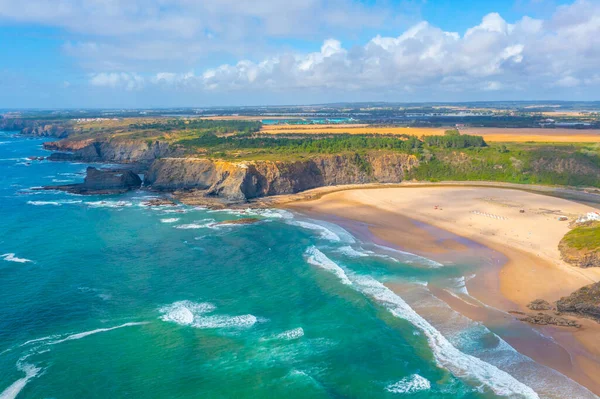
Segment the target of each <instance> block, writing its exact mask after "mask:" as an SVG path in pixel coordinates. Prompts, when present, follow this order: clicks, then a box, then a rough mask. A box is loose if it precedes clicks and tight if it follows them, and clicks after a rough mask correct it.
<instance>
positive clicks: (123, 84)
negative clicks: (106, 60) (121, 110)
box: [90, 72, 145, 90]
mask: <svg viewBox="0 0 600 399" xmlns="http://www.w3.org/2000/svg"><path fill="white" fill-rule="evenodd" d="M144 83H145V79H144V78H143V77H141V76H139V75H137V74H135V73H125V72H120V73H117V72H102V73H98V74H94V75H92V77H91V78H90V84H91V85H92V86H98V87H110V88H123V89H126V90H139V89H141V88H143V87H144Z"/></svg>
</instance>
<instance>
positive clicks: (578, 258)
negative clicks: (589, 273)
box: [558, 241, 600, 268]
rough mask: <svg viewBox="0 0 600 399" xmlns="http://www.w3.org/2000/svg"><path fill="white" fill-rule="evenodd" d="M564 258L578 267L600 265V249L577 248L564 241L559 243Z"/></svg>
mask: <svg viewBox="0 0 600 399" xmlns="http://www.w3.org/2000/svg"><path fill="white" fill-rule="evenodd" d="M558 249H559V251H560V255H561V258H562V260H564V261H565V262H567V263H569V264H571V265H573V266H577V267H583V268H587V267H600V251H598V250H597V249H596V250H589V249H576V248H572V247H570V246H569V245H567V244H565V243H564V242H563V241H561V242H560V244H559V245H558Z"/></svg>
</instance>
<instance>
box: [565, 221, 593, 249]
mask: <svg viewBox="0 0 600 399" xmlns="http://www.w3.org/2000/svg"><path fill="white" fill-rule="evenodd" d="M563 242H564V243H565V244H566V245H568V246H569V247H571V248H575V249H587V250H596V251H598V250H600V222H594V223H590V224H585V225H582V226H578V227H575V228H574V229H573V230H571V231H569V232H568V233H567V234H566V235H565V237H564V238H563Z"/></svg>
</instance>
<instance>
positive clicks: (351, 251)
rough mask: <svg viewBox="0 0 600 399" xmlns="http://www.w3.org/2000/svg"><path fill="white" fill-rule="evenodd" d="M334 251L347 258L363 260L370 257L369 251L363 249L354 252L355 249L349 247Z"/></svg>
mask: <svg viewBox="0 0 600 399" xmlns="http://www.w3.org/2000/svg"><path fill="white" fill-rule="evenodd" d="M336 251H337V252H340V253H342V254H344V255H346V256H349V257H351V258H365V257H369V256H371V254H372V252H371V251H365V250H363V249H361V250H356V249H354V248H352V247H351V246H350V245H346V246H343V247H340V248H338V249H337V250H336Z"/></svg>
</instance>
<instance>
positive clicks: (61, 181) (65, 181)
mask: <svg viewBox="0 0 600 399" xmlns="http://www.w3.org/2000/svg"><path fill="white" fill-rule="evenodd" d="M72 181H73V180H66V179H52V183H70V182H72Z"/></svg>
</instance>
